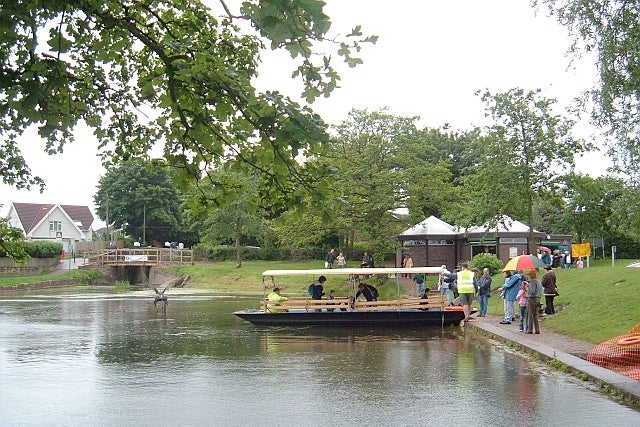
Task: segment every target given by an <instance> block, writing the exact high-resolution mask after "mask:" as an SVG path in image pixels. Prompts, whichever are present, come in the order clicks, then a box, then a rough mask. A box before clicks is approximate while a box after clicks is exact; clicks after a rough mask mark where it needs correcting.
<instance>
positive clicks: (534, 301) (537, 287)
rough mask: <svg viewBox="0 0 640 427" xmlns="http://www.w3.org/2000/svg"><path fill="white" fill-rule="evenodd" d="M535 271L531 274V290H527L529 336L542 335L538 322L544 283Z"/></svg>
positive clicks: (527, 329)
mask: <svg viewBox="0 0 640 427" xmlns="http://www.w3.org/2000/svg"><path fill="white" fill-rule="evenodd" d="M536 276H537V273H536V271H535V270H531V272H530V273H529V289H528V290H527V328H526V331H527V333H528V334H532V333H536V334H539V333H540V324H539V322H538V309H539V308H540V298H541V297H542V283H540V279H538V278H537V277H536Z"/></svg>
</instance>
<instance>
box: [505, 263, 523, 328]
mask: <svg viewBox="0 0 640 427" xmlns="http://www.w3.org/2000/svg"><path fill="white" fill-rule="evenodd" d="M505 278H506V280H505V281H504V285H502V297H503V298H504V301H505V307H504V319H503V320H502V321H501V322H500V323H501V324H503V325H510V324H511V322H512V321H513V310H514V306H515V304H516V296H518V291H519V290H520V281H521V280H522V276H521V275H520V272H518V271H514V272H513V274H512V275H511V276H508V275H506V274H505Z"/></svg>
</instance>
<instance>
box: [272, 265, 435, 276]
mask: <svg viewBox="0 0 640 427" xmlns="http://www.w3.org/2000/svg"><path fill="white" fill-rule="evenodd" d="M441 272H442V267H411V268H402V267H394V268H317V269H311V270H266V271H265V272H263V273H262V277H268V276H306V275H311V276H332V275H333V276H336V275H353V276H364V275H368V276H371V275H373V274H389V275H394V274H418V273H422V274H440V273H441Z"/></svg>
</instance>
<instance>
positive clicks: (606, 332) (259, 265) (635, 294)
mask: <svg viewBox="0 0 640 427" xmlns="http://www.w3.org/2000/svg"><path fill="white" fill-rule="evenodd" d="M634 261H635V260H617V261H616V263H615V266H612V265H611V260H597V261H593V262H591V265H590V267H589V268H583V269H577V268H572V269H555V270H554V271H555V272H556V276H557V277H558V290H559V292H560V296H559V297H556V299H555V305H556V308H557V309H558V314H556V315H554V316H549V317H547V318H546V319H545V320H544V327H545V328H550V329H554V330H556V331H558V332H560V333H563V334H566V335H569V336H571V337H574V338H577V339H581V340H584V341H587V342H591V343H600V342H602V341H605V340H607V339H609V338H612V337H615V336H617V335H621V334H624V333H626V332H628V331H629V330H630V329H631V328H632V327H633V326H635V325H636V324H638V323H640V268H628V267H627V265H629V264H630V263H632V262H634ZM322 267H323V262H322V261H318V260H315V261H290V262H287V261H245V262H243V263H242V268H236V264H235V261H225V262H216V263H207V264H196V265H190V266H182V267H169V268H167V270H168V271H170V272H171V273H173V274H176V275H182V274H189V275H191V280H190V282H189V284H188V286H189V287H191V288H204V289H210V290H211V291H212V292H216V293H221V294H237V295H256V296H259V295H262V294H263V292H264V289H265V288H266V289H269V288H271V287H273V286H274V285H275V284H274V283H272V282H271V281H270V279H269V280H268V281H266V282H264V284H263V281H262V277H261V275H262V272H263V271H265V270H271V269H317V268H322ZM74 274H75V273H74V272H73V271H71V272H69V273H64V274H62V275H41V276H28V277H0V286H3V285H12V284H16V283H33V282H38V281H43V280H51V279H54V278H64V277H75V276H74ZM541 274H542V272H540V276H541ZM315 279H317V277H313V276H312V275H309V276H308V277H307V276H291V277H279V278H278V282H277V283H276V284H277V285H278V286H282V287H284V289H285V291H284V292H285V294H287V295H289V296H294V295H298V296H302V295H305V294H306V290H307V287H308V285H309V284H310V283H311V282H312V281H313V280H315ZM347 279H348V278H347V277H346V276H344V277H342V276H331V277H329V280H328V282H327V283H326V284H325V292H327V293H328V291H329V289H335V290H336V291H337V292H338V295H339V296H345V295H348V294H349V292H350V288H349V286H348V285H347ZM503 281H504V279H503V276H502V274H497V275H496V276H494V277H493V287H494V289H497V288H499V287H500V286H501V285H502V283H503ZM435 283H436V277H435V276H430V277H428V280H427V286H430V287H432V288H433V287H434V286H435ZM395 289H396V285H395V282H393V283H389V284H388V285H386V286H384V287H382V289H380V291H381V292H380V293H381V298H382V299H387V298H390V297H395V295H396V291H395ZM489 314H494V315H502V314H503V309H502V300H501V299H500V297H499V296H498V294H495V295H494V296H493V297H491V299H490V304H489Z"/></svg>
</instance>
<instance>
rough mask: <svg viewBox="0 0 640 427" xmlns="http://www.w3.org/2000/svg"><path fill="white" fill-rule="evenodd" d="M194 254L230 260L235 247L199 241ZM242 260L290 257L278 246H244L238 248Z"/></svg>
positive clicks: (198, 257) (274, 259)
mask: <svg viewBox="0 0 640 427" xmlns="http://www.w3.org/2000/svg"><path fill="white" fill-rule="evenodd" d="M193 251H194V256H195V258H196V259H198V260H204V261H231V260H235V259H236V248H235V247H234V246H229V245H209V244H207V243H200V244H198V245H197V246H196V247H195V248H194V249H193ZM240 257H241V258H242V260H243V261H254V260H261V261H281V260H288V259H290V258H291V257H290V254H289V251H288V250H286V249H280V248H272V247H270V248H260V247H257V246H244V247H242V248H241V250H240Z"/></svg>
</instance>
